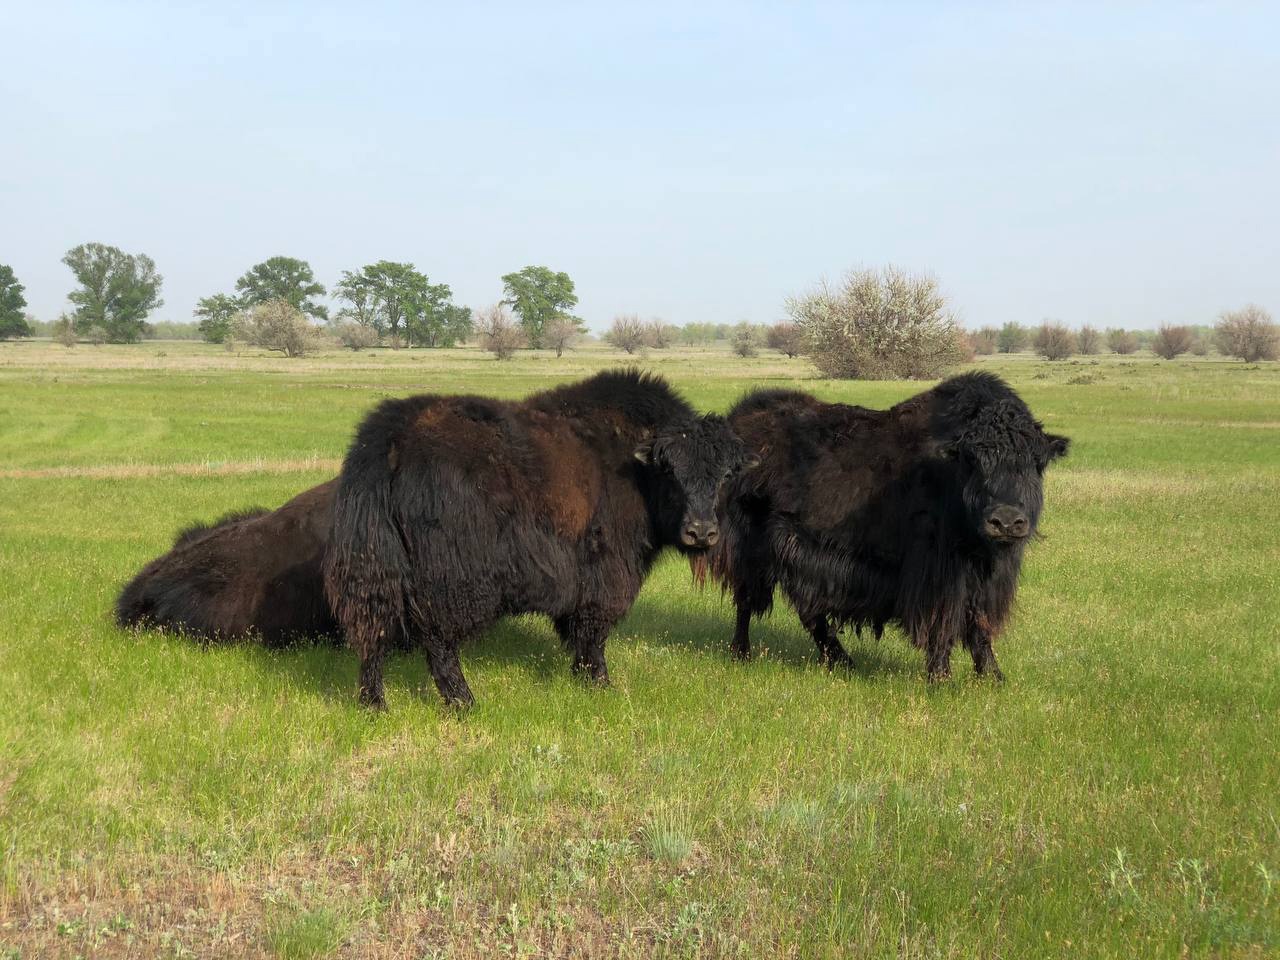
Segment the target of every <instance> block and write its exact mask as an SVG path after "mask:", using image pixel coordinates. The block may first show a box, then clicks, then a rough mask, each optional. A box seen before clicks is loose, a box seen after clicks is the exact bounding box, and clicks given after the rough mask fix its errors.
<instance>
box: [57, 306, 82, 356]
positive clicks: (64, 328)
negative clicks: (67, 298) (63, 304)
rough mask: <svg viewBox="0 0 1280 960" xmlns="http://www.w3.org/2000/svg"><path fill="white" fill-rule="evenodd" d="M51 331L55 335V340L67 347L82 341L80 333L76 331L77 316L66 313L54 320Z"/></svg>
mask: <svg viewBox="0 0 1280 960" xmlns="http://www.w3.org/2000/svg"><path fill="white" fill-rule="evenodd" d="M50 333H51V334H52V335H53V339H54V341H55V342H57V343H60V344H62V345H63V346H64V347H66V348H67V349H70V348H71V347H74V346H75V345H76V344H77V343H79V342H80V335H79V334H78V333H76V321H75V317H72V316H69V315H68V314H65V313H64V314H62V315H61V316H59V317H58V319H57V320H55V321H54V322H53V327H52V328H51V330H50Z"/></svg>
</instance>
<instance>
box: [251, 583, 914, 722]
mask: <svg viewBox="0 0 1280 960" xmlns="http://www.w3.org/2000/svg"><path fill="white" fill-rule="evenodd" d="M731 610H732V608H729V607H726V611H727V612H726V614H724V615H722V614H720V613H719V612H717V611H716V610H715V609H705V608H704V607H701V606H700V607H695V608H693V609H683V610H682V609H680V604H674V603H664V602H657V603H655V602H652V601H649V602H645V601H642V602H641V603H639V604H637V605H636V607H635V608H634V609H633V611H632V613H631V614H630V615H629V616H628V618H627V619H626V620H625V621H624V622H623V623H622V624H621V625H620V626H619V627H618V628H617V629H615V630H614V632H613V634H612V635H611V640H610V643H609V649H611V650H613V651H617V650H619V649H620V648H626V647H628V646H632V644H629V643H628V640H630V639H632V638H636V637H639V638H641V639H642V641H643V643H645V644H647V645H650V646H653V647H659V648H666V649H673V650H681V651H685V652H689V653H693V654H695V655H697V656H699V657H705V658H707V659H709V660H720V661H722V662H724V663H726V664H733V655H732V653H731V651H730V649H729V641H730V638H731V637H732V634H733V620H732V617H731V615H730V614H731ZM751 633H752V649H753V653H754V659H753V661H752V662H750V663H745V664H734V666H735V667H736V668H737V669H741V670H743V671H748V672H749V671H750V670H751V669H752V668H753V666H754V665H755V664H756V663H759V662H760V661H764V662H768V663H780V664H785V665H787V666H789V667H792V668H796V669H814V668H816V667H817V666H818V656H817V652H816V650H815V649H814V647H813V643H812V641H811V640H810V638H809V635H808V634H807V633H806V632H805V631H804V630H803V629H802V628H801V627H800V626H799V624H798V623H795V622H794V621H792V622H788V617H787V615H786V614H784V613H782V612H781V608H780V609H779V612H778V613H776V614H775V615H773V616H768V617H765V618H764V619H763V620H759V621H756V622H754V623H753V624H752V631H751ZM842 642H843V643H844V645H845V649H846V650H847V651H848V652H849V655H850V657H851V659H852V660H853V667H852V669H842V668H837V669H836V670H835V676H837V677H840V678H845V679H851V680H863V681H872V680H876V679H883V678H886V677H892V676H899V677H900V676H911V675H914V674H916V673H918V672H919V670H920V665H919V664H917V663H915V662H914V661H913V659H912V658H911V656H910V651H906V650H904V649H895V645H900V644H901V638H900V637H896V636H893V635H890V636H888V637H886V638H885V639H883V640H881V641H879V642H877V641H874V640H871V639H870V638H869V637H866V636H864V637H863V638H862V639H861V640H858V639H856V638H854V636H853V633H852V631H846V632H845V634H844V636H842ZM236 646H238V647H239V648H240V649H241V650H243V652H244V656H245V660H246V662H247V663H248V664H249V665H250V666H251V667H252V668H253V669H254V670H256V671H257V672H259V673H261V674H263V675H269V674H270V675H280V676H283V677H284V678H286V679H287V680H288V681H290V682H291V683H293V684H295V685H296V686H298V687H299V688H301V689H304V690H307V691H309V692H311V693H313V694H315V695H316V696H319V697H321V698H323V699H326V700H334V701H347V700H350V701H351V702H354V699H355V689H356V665H357V664H356V657H355V655H354V654H353V653H352V652H351V651H349V650H347V649H346V648H345V647H344V646H343V645H342V644H341V643H340V642H339V641H338V640H337V639H336V638H332V637H320V638H314V639H302V640H299V641H297V642H295V643H293V644H291V645H289V646H286V647H283V648H277V649H268V648H265V647H262V646H261V645H259V644H257V643H254V642H253V641H248V640H246V641H239V642H237V644H236ZM904 653H905V654H906V655H905V656H904ZM570 662H571V660H570V657H569V655H568V653H567V652H566V651H565V650H564V648H563V647H562V646H561V645H560V642H559V639H558V637H557V636H556V634H555V631H554V630H553V629H552V627H551V624H550V622H549V621H548V620H546V619H545V618H543V617H540V616H534V615H527V616H521V617H509V618H506V619H504V620H502V621H501V622H499V623H498V624H497V625H495V626H494V627H493V628H492V629H490V630H488V631H486V632H485V633H484V634H483V635H481V636H479V637H477V638H476V639H475V640H473V641H471V642H470V643H468V644H466V646H464V648H463V650H462V666H463V670H464V671H468V670H475V669H478V668H481V666H482V665H484V664H490V665H497V666H500V667H503V668H514V669H517V670H519V671H521V672H523V673H525V674H527V675H528V676H529V677H531V678H532V679H533V680H535V681H540V682H546V681H548V680H550V679H552V678H554V677H558V676H561V675H564V674H567V673H568V672H569V669H570ZM386 679H387V682H388V684H390V685H392V686H396V687H401V688H404V689H409V690H414V691H419V692H420V693H422V695H424V696H434V684H433V682H432V679H431V675H430V673H429V672H428V670H427V666H426V658H425V657H424V655H423V654H422V652H421V651H419V650H408V651H406V650H400V651H397V652H395V653H393V654H392V655H391V656H389V657H388V659H387V666H386Z"/></svg>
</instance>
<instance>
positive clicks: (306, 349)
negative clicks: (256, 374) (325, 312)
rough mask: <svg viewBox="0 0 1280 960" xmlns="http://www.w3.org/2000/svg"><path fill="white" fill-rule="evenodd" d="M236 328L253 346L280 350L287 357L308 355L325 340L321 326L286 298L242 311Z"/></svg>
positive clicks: (235, 321)
mask: <svg viewBox="0 0 1280 960" xmlns="http://www.w3.org/2000/svg"><path fill="white" fill-rule="evenodd" d="M232 331H233V334H234V336H235V337H237V338H239V339H241V340H244V341H245V342H246V343H248V344H249V345H250V346H254V347H263V348H264V349H267V350H278V351H280V352H281V353H283V354H284V355H285V356H286V357H305V356H306V355H307V354H308V353H313V352H315V351H316V350H318V349H319V348H320V347H321V345H322V344H323V343H324V335H323V334H322V333H321V332H320V328H319V327H317V326H316V325H315V324H313V323H312V322H311V321H310V320H308V319H307V317H306V315H305V314H304V313H303V312H302V311H301V310H299V309H298V308H297V307H295V306H294V305H293V304H292V303H290V302H289V301H288V300H285V299H276V300H267V301H265V302H263V303H258V304H255V305H254V306H253V307H252V308H250V309H248V310H245V311H244V312H242V313H240V314H239V315H238V316H237V317H236V318H235V320H234V321H233V322H232Z"/></svg>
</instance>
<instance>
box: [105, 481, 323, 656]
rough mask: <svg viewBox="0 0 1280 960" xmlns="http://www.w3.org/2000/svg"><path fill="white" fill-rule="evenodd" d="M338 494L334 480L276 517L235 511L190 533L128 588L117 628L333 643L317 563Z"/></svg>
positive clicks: (272, 643)
mask: <svg viewBox="0 0 1280 960" xmlns="http://www.w3.org/2000/svg"><path fill="white" fill-rule="evenodd" d="M336 490H337V481H336V480H331V481H329V482H328V483H325V484H322V485H320V486H318V487H314V488H313V489H311V490H308V491H306V492H305V493H302V494H299V495H298V496H296V497H294V498H293V499H292V500H290V501H289V502H288V503H286V504H285V505H284V506H282V507H280V509H278V510H275V511H268V510H265V509H261V508H257V509H253V510H241V511H237V512H235V513H229V514H227V515H226V516H224V517H222V518H221V519H220V520H218V521H217V522H216V523H214V524H212V525H208V524H194V525H192V526H190V527H188V528H187V529H185V530H183V531H182V532H181V533H179V534H178V536H177V539H176V540H175V541H174V544H173V549H171V550H170V551H169V552H168V553H166V554H164V555H163V556H161V557H157V558H156V559H155V560H153V561H151V563H149V564H147V565H146V567H144V568H143V569H142V571H141V572H140V573H139V574H138V575H137V576H136V577H134V578H133V580H132V581H130V582H129V584H128V585H126V586H125V588H124V590H123V591H122V592H121V593H120V596H119V598H118V599H117V600H116V621H117V622H118V623H119V624H120V625H121V626H130V627H136V626H155V627H165V628H168V629H171V630H175V631H179V632H182V633H187V634H191V635H193V636H197V637H204V638H207V639H211V640H212V639H233V638H239V637H245V636H260V637H261V638H262V640H263V641H264V642H265V643H267V644H268V645H270V646H279V645H282V644H284V643H287V642H288V641H290V640H292V639H294V638H297V637H304V636H311V637H315V636H321V635H327V636H335V635H336V634H337V632H338V625H337V623H336V621H335V620H334V619H333V616H332V614H331V613H330V612H329V604H328V602H327V600H326V599H325V595H324V580H323V577H322V576H321V569H320V562H321V559H322V557H323V556H324V549H325V544H326V543H327V541H328V537H329V527H330V524H331V522H332V516H333V498H334V494H335V492H336Z"/></svg>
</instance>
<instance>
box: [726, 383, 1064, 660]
mask: <svg viewBox="0 0 1280 960" xmlns="http://www.w3.org/2000/svg"><path fill="white" fill-rule="evenodd" d="M729 423H730V425H731V426H732V427H733V429H734V431H735V432H736V433H737V434H738V436H739V437H741V438H742V440H743V441H744V443H745V444H746V446H747V449H748V451H750V452H753V453H755V454H757V455H758V456H759V457H760V458H761V461H762V462H761V464H760V466H759V467H758V468H757V469H755V470H752V471H750V472H749V473H744V474H742V475H740V476H738V477H736V478H735V479H734V480H733V481H732V483H731V484H730V485H729V487H728V488H727V490H726V498H727V499H726V505H725V521H724V523H723V534H724V535H723V538H722V540H721V542H720V544H719V546H718V547H717V548H716V549H715V551H714V552H713V556H712V560H711V568H712V571H713V574H714V575H715V576H716V577H717V579H719V580H720V582H721V584H722V585H723V586H724V588H725V589H726V590H729V591H731V592H732V594H733V598H734V602H735V604H736V606H737V615H738V619H737V629H736V631H735V634H734V638H733V649H734V651H735V653H736V654H737V655H738V656H739V657H742V658H746V657H748V656H749V655H750V649H751V648H750V639H749V633H748V631H749V628H750V622H751V617H752V616H753V615H754V616H757V617H758V616H760V615H762V614H763V613H764V612H766V611H767V610H768V609H769V608H770V606H771V604H772V602H773V592H774V586H775V584H776V585H781V587H782V590H783V593H784V594H785V596H786V597H787V599H788V600H789V601H790V602H791V604H792V606H793V607H794V608H795V610H796V613H797V614H798V615H799V618H800V621H801V623H802V624H803V625H804V627H805V628H806V629H807V630H808V631H809V632H810V633H811V634H812V636H813V640H814V643H815V644H816V645H817V648H818V653H819V655H820V656H821V658H822V659H823V660H824V661H825V662H826V663H827V664H828V665H834V664H835V663H844V664H848V663H849V662H850V661H849V656H848V654H847V653H846V652H845V650H844V648H843V647H842V646H841V645H840V641H839V640H838V639H837V637H836V634H835V631H836V630H838V629H839V628H840V627H841V626H843V625H848V624H852V625H853V626H854V627H855V629H858V630H861V628H862V627H863V626H870V627H872V629H874V631H875V632H876V635H877V636H879V634H880V632H881V631H882V630H883V628H884V625H885V624H886V623H888V622H891V621H896V622H897V623H899V624H900V625H901V626H902V628H903V630H904V631H905V632H906V633H907V635H908V636H909V637H910V639H911V641H912V642H913V643H914V644H915V645H916V646H917V647H920V648H921V649H923V650H924V652H925V657H926V662H927V668H928V673H929V676H930V678H932V679H940V678H943V677H946V676H948V675H949V674H950V669H951V668H950V664H951V650H952V647H953V646H954V645H955V644H956V643H957V642H961V643H963V644H964V645H965V647H966V648H967V649H968V651H969V653H970V654H971V655H972V656H973V663H974V668H975V670H976V671H977V672H978V673H979V674H984V673H987V674H991V675H993V676H995V677H997V678H1001V677H1002V674H1001V673H1000V668H999V666H998V665H997V664H996V657H995V652H994V650H993V649H992V640H993V639H994V638H995V637H996V636H997V635H998V634H999V633H1000V630H1001V628H1002V627H1003V626H1004V623H1005V619H1006V617H1007V615H1008V613H1009V608H1010V606H1011V604H1012V602H1013V597H1014V592H1015V590H1016V589H1017V583H1018V573H1019V569H1020V567H1021V564H1022V554H1023V550H1024V548H1025V547H1026V545H1027V543H1028V542H1029V540H1030V538H1031V537H1032V535H1033V534H1034V533H1035V531H1036V524H1037V522H1038V521H1039V519H1040V511H1041V508H1042V506H1043V490H1042V482H1041V481H1042V475H1043V473H1044V470H1045V468H1046V467H1047V466H1048V465H1049V463H1051V462H1052V461H1053V460H1055V459H1057V458H1058V457H1060V456H1062V455H1064V454H1065V453H1066V452H1067V446H1068V440H1067V438H1066V437H1060V436H1054V435H1053V434H1049V433H1046V432H1045V431H1044V430H1043V429H1042V427H1041V425H1040V423H1039V422H1037V421H1036V420H1035V419H1034V418H1033V417H1032V415H1031V412H1030V411H1029V410H1028V409H1027V406H1026V404H1025V403H1023V401H1022V400H1021V398H1019V397H1018V395H1017V394H1016V393H1014V391H1013V390H1012V389H1011V388H1010V387H1009V386H1008V385H1007V384H1006V383H1005V382H1004V381H1002V380H1001V379H1000V378H999V377H996V376H994V375H992V374H988V373H966V374H962V375H960V376H957V377H953V378H952V379H950V380H947V381H945V382H943V383H941V384H939V385H938V386H936V387H934V388H933V389H932V390H928V391H926V392H924V393H921V394H918V395H916V396H914V397H912V398H911V399H909V400H906V401H904V402H902V403H900V404H898V405H897V406H895V407H893V408H892V409H890V410H869V409H865V408H863V407H856V406H847V405H845V404H835V403H822V402H820V401H818V400H816V399H814V398H813V397H811V396H808V395H807V394H804V393H797V392H793V391H787V390H763V391H759V392H756V393H752V394H749V395H748V396H746V397H745V398H744V399H743V400H741V401H740V402H739V403H738V404H737V405H736V406H734V408H733V409H732V410H731V411H730V412H729Z"/></svg>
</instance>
